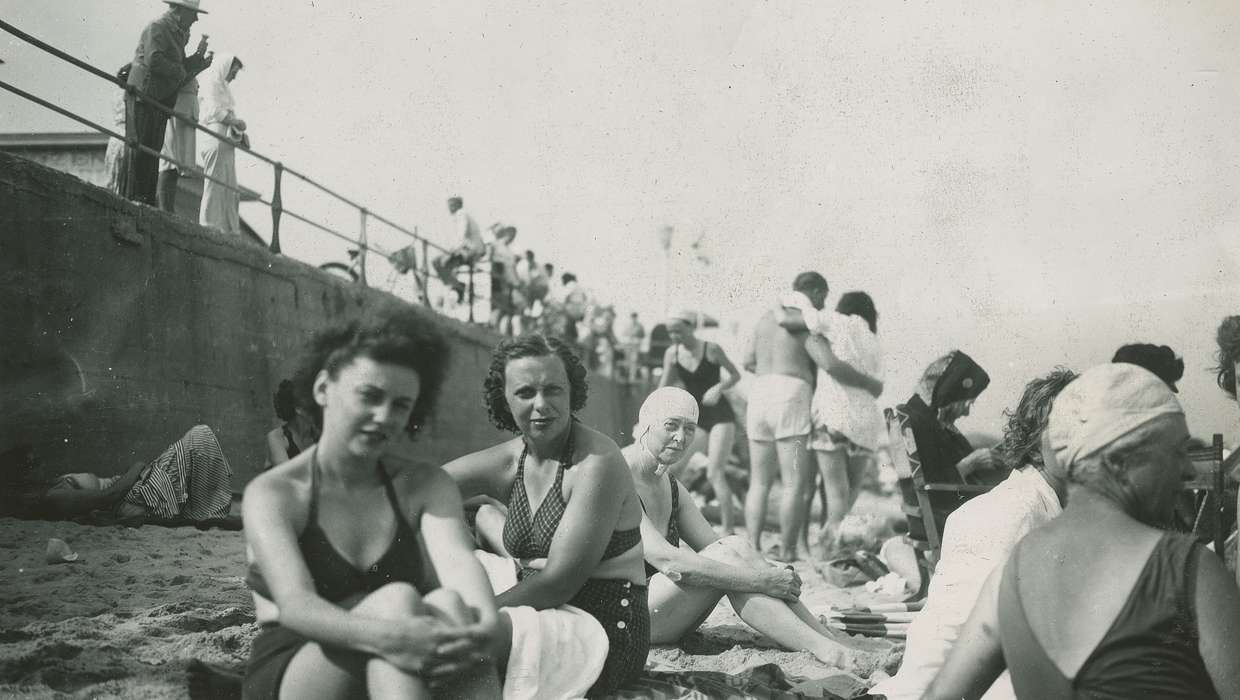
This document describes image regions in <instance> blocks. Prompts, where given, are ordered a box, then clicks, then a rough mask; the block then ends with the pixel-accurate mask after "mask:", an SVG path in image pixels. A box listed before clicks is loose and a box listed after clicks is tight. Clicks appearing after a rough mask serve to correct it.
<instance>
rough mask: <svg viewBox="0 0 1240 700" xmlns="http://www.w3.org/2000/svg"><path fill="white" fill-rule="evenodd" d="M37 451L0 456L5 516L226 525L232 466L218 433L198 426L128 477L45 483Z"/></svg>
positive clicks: (72, 477)
mask: <svg viewBox="0 0 1240 700" xmlns="http://www.w3.org/2000/svg"><path fill="white" fill-rule="evenodd" d="M41 467H42V463H41V461H40V459H39V457H38V455H37V454H36V452H35V450H34V448H33V447H32V446H30V445H21V446H19V447H16V448H13V449H11V450H8V451H6V452H4V453H3V454H0V474H3V476H2V477H0V478H3V480H4V483H3V484H2V489H0V490H2V492H3V494H2V495H0V514H7V515H13V516H16V517H30V518H50V519H60V518H72V517H74V516H80V515H86V514H88V513H91V512H94V511H108V512H110V513H111V514H112V515H114V516H116V517H118V518H122V519H130V518H132V519H141V518H155V519H163V520H187V521H191V522H194V523H197V524H199V525H202V526H206V525H225V524H227V523H224V522H221V520H223V519H224V518H226V517H227V516H228V511H229V508H230V507H231V505H232V467H231V465H229V463H228V459H227V458H226V457H225V456H224V452H223V450H221V449H220V443H219V441H218V440H216V438H215V433H213V432H212V431H211V429H210V428H208V427H207V426H205V425H196V426H194V427H192V428H190V429H189V431H188V432H186V433H185V435H184V436H182V437H181V439H180V440H177V441H176V442H174V443H173V444H172V445H170V446H169V447H168V448H167V449H166V450H164V451H163V453H161V454H160V455H159V456H158V457H156V458H155V459H154V460H152V461H150V462H145V463H144V462H135V463H134V464H133V466H131V467H130V468H129V469H128V470H126V471H125V473H124V474H120V475H118V476H110V477H101V476H98V475H96V474H92V473H86V472H83V473H74V474H62V475H60V476H56V477H52V478H47V477H43V476H40V475H39V474H38V472H40V471H41Z"/></svg>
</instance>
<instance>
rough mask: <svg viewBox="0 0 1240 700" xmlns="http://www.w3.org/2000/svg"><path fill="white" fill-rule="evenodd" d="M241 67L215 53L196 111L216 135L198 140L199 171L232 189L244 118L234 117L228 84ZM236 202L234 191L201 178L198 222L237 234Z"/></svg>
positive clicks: (231, 58) (244, 139)
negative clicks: (200, 160)
mask: <svg viewBox="0 0 1240 700" xmlns="http://www.w3.org/2000/svg"><path fill="white" fill-rule="evenodd" d="M241 67H242V64H241V59H239V58H237V57H236V56H230V55H228V54H222V55H220V56H216V58H215V61H213V62H212V64H211V67H210V68H208V69H207V70H206V71H205V72H204V75H205V76H206V79H205V82H206V94H204V95H202V97H201V98H200V103H201V109H200V110H199V112H198V117H199V119H201V120H202V124H203V126H205V127H207V128H208V129H210V130H211V131H213V132H215V133H216V134H218V137H217V138H211V137H210V136H207V137H205V138H203V140H202V151H201V153H200V155H201V156H202V169H203V172H205V173H206V174H207V175H209V176H210V177H213V178H215V179H216V180H220V181H223V182H224V183H226V184H228V185H230V186H231V187H234V188H235V187H236V186H237V162H236V156H237V153H236V151H237V144H240V143H246V144H247V145H248V137H247V136H246V130H245V127H246V124H245V120H244V119H239V118H238V117H237V112H236V106H237V103H236V101H235V100H234V99H233V94H232V87H231V85H230V84H231V83H232V81H233V79H234V78H236V77H237V73H238V72H239V71H240V70H241ZM240 202H241V199H240V197H239V196H238V195H237V192H236V191H235V190H230V189H228V188H227V187H224V186H223V185H219V184H217V183H215V182H212V181H211V180H203V184H202V206H201V207H200V208H199V211H198V222H199V223H201V224H202V225H203V226H212V227H215V228H218V229H220V230H221V231H224V232H225V233H235V234H237V235H240V234H241V216H240V212H239V210H238V206H239V204H240Z"/></svg>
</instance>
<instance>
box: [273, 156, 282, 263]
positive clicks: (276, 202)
mask: <svg viewBox="0 0 1240 700" xmlns="http://www.w3.org/2000/svg"><path fill="white" fill-rule="evenodd" d="M273 170H274V172H275V184H274V185H273V186H272V188H271V245H270V246H269V247H270V249H271V252H273V253H276V254H277V255H278V254H279V253H280V213H281V212H283V211H284V203H283V200H282V199H281V197H280V179H281V178H282V177H283V176H284V164H283V163H276V164H275V167H274V168H273Z"/></svg>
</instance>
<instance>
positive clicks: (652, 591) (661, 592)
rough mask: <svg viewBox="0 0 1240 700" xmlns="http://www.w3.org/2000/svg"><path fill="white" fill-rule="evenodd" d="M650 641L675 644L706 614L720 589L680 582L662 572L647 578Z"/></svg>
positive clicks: (717, 601) (706, 615) (714, 602)
mask: <svg viewBox="0 0 1240 700" xmlns="http://www.w3.org/2000/svg"><path fill="white" fill-rule="evenodd" d="M648 585H649V589H648V590H649V596H650V598H649V601H650V603H649V604H650V643H651V644H675V643H676V642H678V641H680V638H681V637H684V636H685V635H686V634H688V633H690V632H692V631H693V630H695V629H697V628H698V626H699V625H701V624H702V622H703V621H704V620H705V619H706V618H707V617H708V616H709V615H710V613H711V611H712V610H714V609H715V606H716V605H718V604H719V599H720V598H722V597H723V592H722V591H716V590H713V589H710V588H694V587H689V586H683V587H682V586H680V585H679V584H677V583H674V582H673V581H672V580H671V579H669V578H668V577H667V576H664V575H663V574H655V575H654V577H653V578H651V579H650V583H649V584H648Z"/></svg>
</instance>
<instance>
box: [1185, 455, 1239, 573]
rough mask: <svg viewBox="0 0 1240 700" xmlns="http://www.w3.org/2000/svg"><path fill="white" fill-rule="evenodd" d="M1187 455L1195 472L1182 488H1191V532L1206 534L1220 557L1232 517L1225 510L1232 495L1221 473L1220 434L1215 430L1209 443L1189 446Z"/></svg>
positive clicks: (1187, 489)
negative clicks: (1192, 509)
mask: <svg viewBox="0 0 1240 700" xmlns="http://www.w3.org/2000/svg"><path fill="white" fill-rule="evenodd" d="M1188 457H1189V459H1191V460H1192V462H1193V469H1194V471H1196V473H1197V476H1196V477H1195V478H1193V479H1192V480H1191V481H1187V482H1185V483H1184V490H1185V491H1191V492H1192V493H1193V494H1194V496H1195V498H1194V503H1195V506H1196V508H1195V511H1196V514H1195V516H1194V518H1193V523H1192V532H1193V533H1194V534H1196V535H1198V536H1199V537H1206V538H1207V539H1208V541H1209V542H1211V543H1212V544H1213V545H1214V551H1215V553H1217V554H1218V555H1219V556H1220V557H1221V556H1223V553H1224V545H1225V543H1226V541H1227V535H1228V533H1229V532H1230V531H1231V522H1230V520H1231V517H1229V514H1228V504H1229V503H1230V502H1231V499H1230V498H1229V489H1227V486H1226V484H1227V482H1226V478H1225V477H1226V475H1225V474H1224V464H1223V436H1222V435H1221V434H1219V433H1215V434H1214V438H1213V440H1212V441H1211V443H1210V445H1209V446H1208V447H1203V448H1200V449H1196V450H1190V451H1189V453H1188Z"/></svg>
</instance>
